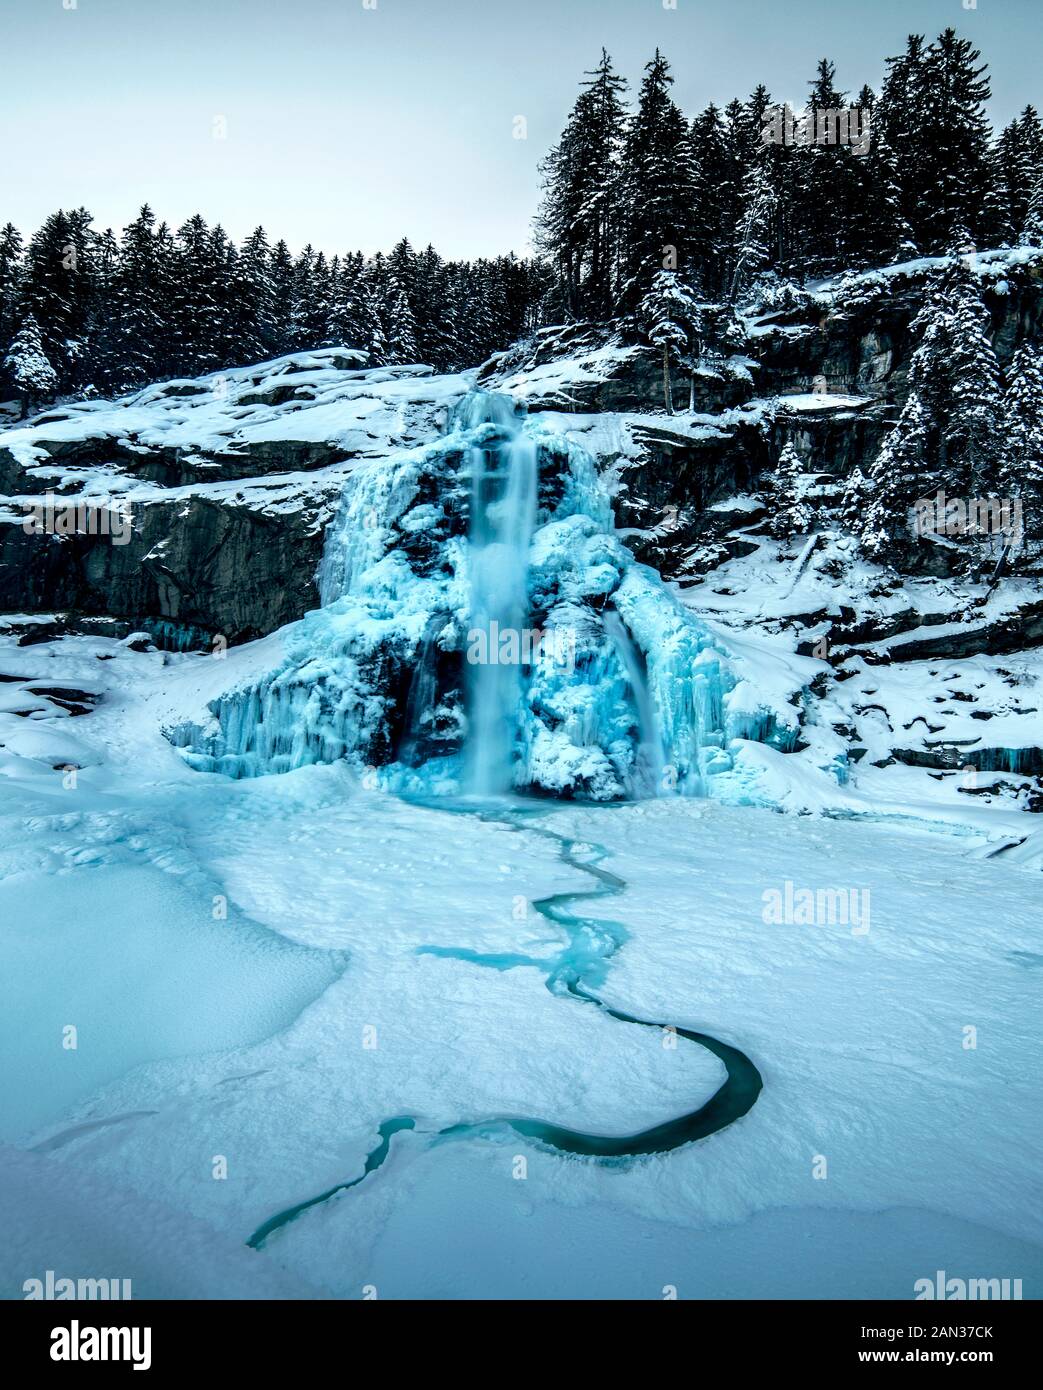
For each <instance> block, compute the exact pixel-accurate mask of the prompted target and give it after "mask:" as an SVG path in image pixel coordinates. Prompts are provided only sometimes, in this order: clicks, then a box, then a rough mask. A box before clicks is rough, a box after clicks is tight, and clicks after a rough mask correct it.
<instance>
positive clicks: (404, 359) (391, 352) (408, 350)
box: [387, 289, 420, 365]
mask: <svg viewBox="0 0 1043 1390" xmlns="http://www.w3.org/2000/svg"><path fill="white" fill-rule="evenodd" d="M419 356H420V353H419V350H418V348H417V332H416V319H415V318H414V317H413V311H412V309H411V308H410V307H409V300H408V299H407V298H406V294H405V291H404V290H403V289H398V290H396V292H395V297H394V299H393V300H392V302H391V312H390V315H389V319H388V347H387V360H388V362H391V363H395V364H403V365H405V364H410V363H414V362H416V361H417V359H418V358H419Z"/></svg>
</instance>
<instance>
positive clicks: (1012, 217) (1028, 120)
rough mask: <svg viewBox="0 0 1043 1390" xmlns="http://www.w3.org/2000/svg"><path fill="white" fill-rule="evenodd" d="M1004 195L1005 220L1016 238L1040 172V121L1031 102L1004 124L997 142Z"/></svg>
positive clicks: (1042, 142)
mask: <svg viewBox="0 0 1043 1390" xmlns="http://www.w3.org/2000/svg"><path fill="white" fill-rule="evenodd" d="M996 157H997V160H998V163H999V167H1000V172H1001V176H1002V182H1003V192H1004V195H1005V198H1006V215H1007V222H1008V224H1009V226H1010V228H1011V231H1012V234H1013V236H1014V237H1015V238H1017V237H1018V236H1020V234H1021V232H1022V230H1023V229H1024V226H1025V218H1026V214H1027V212H1028V205H1029V199H1030V197H1031V196H1032V191H1033V188H1034V187H1035V183H1036V180H1037V179H1038V178H1039V177H1040V174H1041V172H1043V122H1041V121H1040V119H1039V114H1038V113H1037V111H1036V108H1035V107H1034V106H1026V107H1025V109H1024V111H1022V113H1021V115H1020V116H1018V117H1017V118H1016V119H1015V120H1013V121H1011V122H1010V123H1009V124H1008V125H1007V126H1005V127H1004V129H1003V131H1002V132H1001V134H1000V137H999V140H998V141H997V143H996Z"/></svg>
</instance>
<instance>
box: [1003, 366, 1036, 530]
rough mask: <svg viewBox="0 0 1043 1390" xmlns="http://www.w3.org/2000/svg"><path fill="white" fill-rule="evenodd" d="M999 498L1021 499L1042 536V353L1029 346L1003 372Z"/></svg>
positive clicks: (1028, 516)
mask: <svg viewBox="0 0 1043 1390" xmlns="http://www.w3.org/2000/svg"><path fill="white" fill-rule="evenodd" d="M1000 494H1001V496H1003V497H1009V498H1014V497H1017V498H1023V499H1024V501H1025V503H1026V504H1027V506H1026V511H1027V519H1028V521H1029V523H1030V524H1031V527H1032V531H1033V533H1034V534H1035V535H1037V536H1038V535H1040V534H1041V532H1043V352H1041V350H1040V348H1039V347H1037V346H1034V345H1033V344H1031V343H1022V345H1021V347H1019V348H1018V350H1017V352H1016V353H1015V354H1014V357H1013V359H1012V360H1011V364H1010V367H1009V368H1008V370H1007V389H1006V391H1005V393H1004V397H1003V471H1002V474H1001V478H1000Z"/></svg>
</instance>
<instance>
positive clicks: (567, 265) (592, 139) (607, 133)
mask: <svg viewBox="0 0 1043 1390" xmlns="http://www.w3.org/2000/svg"><path fill="white" fill-rule="evenodd" d="M586 77H587V78H588V79H589V80H588V81H587V82H586V83H585V84H584V88H583V91H582V92H581V93H580V95H579V97H578V99H577V101H576V104H575V106H574V107H573V108H572V111H571V112H570V114H569V118H568V120H567V122H566V125H565V129H564V131H563V132H562V135H561V139H560V140H559V141H558V144H557V145H556V146H555V147H554V149H553V150H552V151H551V152H550V154H549V155H548V157H547V159H546V160H545V161H544V163H543V166H542V170H541V172H542V175H543V198H542V201H541V204H540V209H539V212H538V214H537V220H536V235H537V242H538V244H539V245H540V247H541V249H542V250H543V251H544V253H545V254H546V255H547V257H548V258H549V260H550V261H551V262H552V264H553V265H554V266H555V267H556V270H557V275H558V282H559V294H560V299H561V303H562V307H563V308H564V310H565V312H566V313H567V314H568V315H570V316H571V317H573V318H604V317H607V316H608V315H609V314H610V313H611V311H612V305H613V301H614V298H615V293H616V280H617V274H618V261H619V230H620V227H619V224H620V214H621V207H620V191H621V190H620V156H621V152H622V147H623V139H624V131H625V127H626V110H625V107H624V104H623V94H624V92H625V90H626V83H625V81H624V80H623V78H621V77H620V76H619V75H618V74H617V73H616V72H615V71H614V69H613V67H612V60H611V58H609V56H608V54H607V53H606V52H605V50H604V49H602V50H601V61H600V62H599V63H598V66H597V67H596V68H595V70H594V71H593V72H588V73H587V74H586Z"/></svg>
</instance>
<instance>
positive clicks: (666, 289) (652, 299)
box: [637, 270, 699, 414]
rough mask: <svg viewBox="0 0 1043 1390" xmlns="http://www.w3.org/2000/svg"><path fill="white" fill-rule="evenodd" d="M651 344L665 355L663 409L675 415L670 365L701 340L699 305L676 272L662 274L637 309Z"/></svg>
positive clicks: (657, 277) (680, 358) (670, 271)
mask: <svg viewBox="0 0 1043 1390" xmlns="http://www.w3.org/2000/svg"><path fill="white" fill-rule="evenodd" d="M637 317H638V320H639V322H640V323H641V324H642V325H643V326H644V329H645V332H646V334H647V336H648V340H649V342H650V343H653V344H654V345H655V346H656V347H657V348H659V349H660V351H661V352H662V354H663V405H664V406H665V408H666V410H667V411H668V413H670V414H673V409H674V403H673V390H672V387H671V382H670V364H671V362H680V361H682V360H683V359H684V358H685V357H686V356H687V355H688V354H689V352H690V351H691V349H692V348H693V347H695V346H696V344H697V342H698V338H699V303H698V300H697V299H696V297H695V295H694V294H692V292H691V290H690V289H689V288H688V287H687V285H685V284H684V282H683V281H682V280H681V278H680V276H679V275H678V274H677V272H676V271H675V270H661V271H659V273H658V274H657V275H656V277H655V279H654V280H653V281H652V285H651V288H650V289H649V290H648V292H647V293H646V294H645V296H644V298H643V299H642V300H641V303H640V304H639V305H638V311H637Z"/></svg>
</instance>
